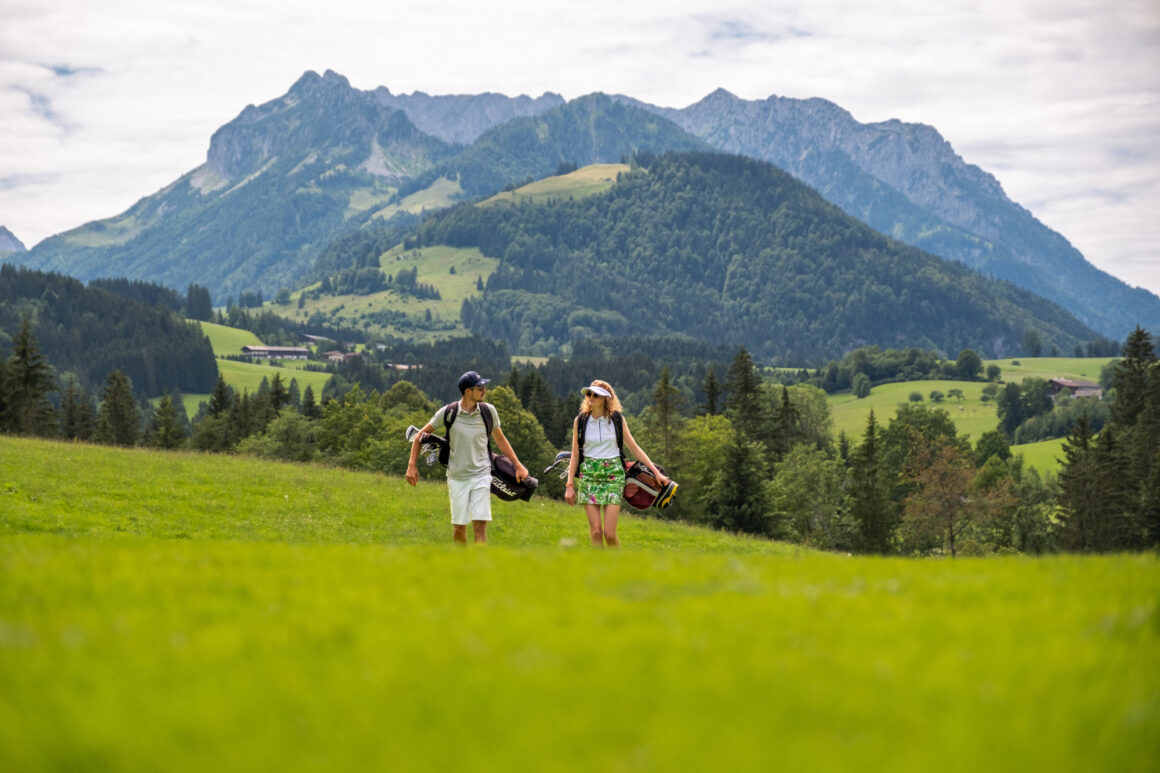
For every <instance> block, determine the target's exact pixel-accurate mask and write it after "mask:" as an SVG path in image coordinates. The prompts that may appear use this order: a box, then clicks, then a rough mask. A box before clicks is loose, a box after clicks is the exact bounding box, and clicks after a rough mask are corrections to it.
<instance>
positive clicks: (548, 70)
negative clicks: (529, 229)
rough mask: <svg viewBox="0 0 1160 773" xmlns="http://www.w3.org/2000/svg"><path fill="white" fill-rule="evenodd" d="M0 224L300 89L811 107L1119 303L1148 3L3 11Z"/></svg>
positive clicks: (1141, 226) (44, 209)
mask: <svg viewBox="0 0 1160 773" xmlns="http://www.w3.org/2000/svg"><path fill="white" fill-rule="evenodd" d="M0 52H2V53H0V224H3V225H7V226H8V227H9V228H10V229H11V230H12V231H13V232H14V233H16V235H17V236H19V237H20V238H21V239H22V240H24V241H25V243H27V244H30V245H31V244H32V243H34V242H36V241H38V240H40V239H41V238H44V237H46V236H48V235H51V234H52V233H56V232H59V231H62V230H66V229H68V228H71V227H74V226H76V225H79V224H80V223H82V222H85V221H87V220H92V219H96V218H101V217H108V216H110V215H113V214H116V213H118V212H120V211H122V210H124V209H126V208H127V207H128V206H130V205H131V204H132V203H133V202H134V201H136V199H138V198H140V197H141V196H143V195H147V194H149V193H152V192H153V191H155V190H158V189H159V188H161V187H163V186H165V185H166V184H168V183H169V182H172V181H173V180H174V179H176V178H177V177H178V176H180V175H181V174H183V173H185V172H187V171H189V170H191V169H192V168H194V167H195V166H197V165H198V164H200V163H202V161H203V160H204V158H205V151H206V149H207V147H208V144H209V138H210V135H211V134H212V133H213V131H214V130H215V129H217V128H218V127H219V126H221V125H222V124H224V123H226V122H228V121H229V120H231V119H232V118H233V117H235V116H236V115H237V114H238V113H239V112H240V111H241V109H242V108H243V107H245V105H246V104H249V103H261V102H265V101H267V100H269V99H273V98H275V97H277V96H279V95H281V94H283V93H284V92H285V91H286V89H287V88H288V87H289V86H290V84H292V83H293V82H294V81H295V80H297V78H298V77H299V76H300V75H301V74H302V72H303V71H305V70H307V69H314V70H317V71H319V72H322V71H323V70H326V69H332V70H335V71H336V72H339V73H342V74H343V75H345V76H347V77H348V78H349V79H350V81H351V83H352V85H354V86H356V87H357V88H362V89H373V88H375V87H377V86H380V85H384V86H387V87H388V88H390V89H391V90H392V91H393V92H396V93H405V92H410V91H414V90H422V91H426V92H427V93H431V94H445V93H478V92H482V91H498V92H502V93H506V94H510V95H516V94H520V93H527V94H531V95H539V94H540V93H542V92H544V91H555V92H558V93H561V94H563V95H564V96H565V97H568V98H572V97H576V96H580V95H582V94H587V93H590V92H593V91H605V92H610V93H623V94H629V95H631V96H634V97H637V98H639V99H643V100H645V101H648V102H653V103H655V104H660V105H668V106H674V107H684V106H686V105H688V104H690V103H692V102H695V101H696V100H698V99H700V98H701V97H703V96H704V95H706V94H708V93H709V92H711V91H712V90H714V89H715V88H718V87H724V88H726V89H728V90H729V91H731V92H733V93H734V94H737V95H738V96H741V97H744V98H748V99H763V98H765V97H767V96H770V95H779V96H789V97H797V98H808V97H815V96H816V97H823V98H826V99H828V100H830V101H832V102H835V103H837V104H839V105H841V106H842V107H844V108H846V109H848V110H849V111H850V112H851V113H852V114H853V115H854V116H855V118H857V119H858V120H860V121H867V122H869V121H881V120H886V119H890V118H899V119H901V120H905V121H913V122H921V123H925V124H930V125H932V126H934V127H936V128H937V129H938V130H939V131H940V132H941V133H942V134H943V136H945V137H946V138H947V139H948V140H949V141H950V142H951V143H952V144H953V145H954V147H955V149H956V150H957V151H958V152H959V153H960V154H961V155H962V156H963V157H964V158H965V159H966V160H967V161H968V162H970V163H974V164H977V165H979V166H981V167H982V168H984V169H986V170H987V171H989V172H991V173H992V174H995V175H996V177H998V178H999V180H1000V182H1001V183H1002V184H1003V186H1004V189H1005V190H1006V191H1007V193H1008V194H1009V195H1010V196H1011V197H1012V198H1013V199H1015V200H1016V201H1018V202H1019V203H1021V204H1023V205H1024V206H1026V207H1028V208H1029V209H1031V211H1032V212H1033V213H1034V214H1036V215H1037V216H1038V217H1040V219H1041V220H1043V221H1044V222H1045V223H1046V224H1048V225H1049V226H1051V227H1052V228H1055V229H1056V230H1058V231H1060V232H1061V233H1062V234H1063V235H1064V236H1066V237H1067V238H1068V239H1069V240H1071V241H1072V242H1073V243H1074V244H1075V245H1076V246H1077V247H1078V248H1079V249H1080V250H1081V251H1083V252H1084V254H1085V256H1086V257H1087V258H1088V259H1089V260H1091V261H1092V262H1093V263H1095V264H1096V265H1099V266H1101V267H1102V268H1105V269H1106V270H1108V271H1110V272H1111V273H1113V274H1115V275H1117V276H1119V277H1121V278H1122V279H1124V280H1125V281H1128V282H1129V283H1131V284H1137V285H1144V286H1147V287H1148V288H1149V289H1151V290H1152V291H1153V292H1160V261H1158V260H1154V259H1152V257H1151V255H1152V254H1153V251H1154V249H1155V247H1156V245H1157V243H1158V238H1157V237H1158V236H1160V233H1158V227H1157V226H1156V225H1154V224H1153V222H1152V221H1153V220H1154V219H1155V218H1154V217H1153V215H1152V213H1154V212H1156V211H1158V210H1160V191H1158V180H1160V155H1158V152H1157V150H1156V149H1157V148H1160V6H1158V5H1157V3H1156V2H1155V0H1110V1H1109V2H1099V1H1098V0H946V2H940V3H933V4H932V3H929V2H927V0H873V1H872V2H866V1H865V0H860V1H859V0H815V1H814V2H808V3H807V2H800V3H796V4H791V3H781V2H774V3H769V2H765V1H764V0H719V1H718V0H688V1H687V2H683V3H680V4H673V3H671V2H660V1H659V0H644V1H643V2H631V3H625V2H611V1H610V0H593V1H592V2H588V3H574V2H567V3H565V2H547V1H544V2H539V3H527V2H520V1H518V0H494V1H493V2H490V3H471V2H463V1H461V0H436V1H435V2H428V3H410V2H408V3H402V2H382V1H381V0H378V1H376V2H369V1H367V0H359V1H356V2H345V3H334V4H330V5H327V6H319V5H318V4H317V3H314V2H307V1H306V0H283V1H282V2H277V3H274V2H271V1H270V0H208V2H197V3H189V2H184V0H182V1H180V2H179V1H178V0H103V2H101V3H92V2H89V0H7V1H6V2H5V3H4V4H3V6H2V7H0Z"/></svg>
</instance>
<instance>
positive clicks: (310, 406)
mask: <svg viewBox="0 0 1160 773" xmlns="http://www.w3.org/2000/svg"><path fill="white" fill-rule="evenodd" d="M302 415H303V416H305V417H306V418H308V419H321V418H322V408H321V407H319V405H318V403H317V402H315V400H314V388H313V387H312V386H310V385H309V384H307V385H306V391H305V392H303V393H302Z"/></svg>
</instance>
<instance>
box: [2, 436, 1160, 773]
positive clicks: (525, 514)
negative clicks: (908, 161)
mask: <svg viewBox="0 0 1160 773" xmlns="http://www.w3.org/2000/svg"><path fill="white" fill-rule="evenodd" d="M494 514H495V520H494V521H493V523H492V525H491V528H490V530H489V536H490V538H491V541H490V544H489V545H487V546H486V547H479V546H474V545H472V546H469V547H467V548H466V549H464V548H456V547H453V546H452V545H450V544H449V543H450V526H449V524H448V516H447V504H446V490H445V487H444V486H442V485H440V484H437V483H429V482H420V484H419V486H417V487H415V488H411V487H409V486H407V485H406V484H405V482H404V481H402V480H401V479H397V478H390V477H383V476H379V475H370V474H364V473H354V472H349V471H343V470H336V469H331V468H326V467H318V466H304V465H290V464H274V463H268V462H261V461H258V460H254V459H249V458H244V457H230V456H208V455H205V456H203V455H198V454H192V453H160V452H151V451H144V450H119V449H112V448H102V447H95V446H86V445H79V444H64V443H56V442H47V441H36V440H24V439H14V438H10V437H0V770H13V771H28V770H65V769H81V770H166V771H168V770H182V771H184V770H191V771H192V770H206V769H214V770H254V769H264V770H270V769H287V768H293V769H307V770H342V769H360V770H361V769H391V770H439V771H445V770H469V771H477V770H478V771H484V770H487V771H495V770H549V771H555V770H559V771H571V770H582V771H593V770H602V771H603V770H622V771H633V770H649V771H654V770H655V771H667V770H754V771H756V770H762V771H765V770H779V769H780V770H810V771H815V770H821V771H827V770H870V771H876V770H883V771H899V770H901V771H920V770H921V771H927V770H931V769H937V770H951V771H977V770H981V769H986V770H1011V771H1016V770H1063V771H1091V770H1117V771H1150V770H1155V761H1156V759H1157V756H1156V755H1157V752H1158V751H1160V742H1158V741H1157V738H1160V610H1158V609H1157V605H1158V601H1160V572H1158V571H1157V569H1158V566H1157V558H1156V557H1155V556H1154V555H1135V556H1128V555H1124V556H1053V557H1045V558H1038V559H1034V558H1021V557H1003V558H990V559H966V560H963V559H960V560H954V561H952V560H907V559H900V558H891V559H884V558H870V557H851V556H843V555H832V554H825V553H816V552H810V551H804V550H800V549H797V548H795V547H793V546H788V545H783V544H779V543H774V542H768V541H762V540H756V539H744V538H739V537H735V536H731V535H727V534H722V533H719V532H713V531H708V530H705V529H700V528H693V527H689V526H682V525H677V524H672V523H667V522H663V521H659V520H655V519H648V518H641V517H637V516H632V515H626V516H624V517H623V518H622V526H621V537H622V540H623V542H624V548H622V549H621V550H620V551H593V550H590V549H588V548H587V547H585V546H584V545H585V542H586V536H587V535H586V526H585V521H584V517H583V515H582V514H581V513H580V511H578V510H577V509H575V508H569V507H567V506H565V505H562V504H560V503H556V502H549V501H544V500H539V499H536V500H533V501H532V502H531V503H500V502H497V503H496V506H495V508H494Z"/></svg>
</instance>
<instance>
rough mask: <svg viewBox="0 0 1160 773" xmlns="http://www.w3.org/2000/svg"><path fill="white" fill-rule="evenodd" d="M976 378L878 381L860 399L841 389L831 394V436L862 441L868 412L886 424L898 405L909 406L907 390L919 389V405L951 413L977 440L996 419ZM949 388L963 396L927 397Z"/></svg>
mask: <svg viewBox="0 0 1160 773" xmlns="http://www.w3.org/2000/svg"><path fill="white" fill-rule="evenodd" d="M984 386H986V385H985V384H983V383H981V382H979V381H904V382H901V383H897V384H880V385H878V386H876V387H874V388H873V389H871V390H870V394H869V395H868V396H866V397H863V398H857V397H854V395H853V394H851V393H850V392H840V393H838V394H834V395H830V397H829V399H828V402H829V405H830V415H831V416H832V417H833V420H834V435H835V436H836V435H837V434H838V433H839V432H842V431H845V433H846V436H847V437H848V438H850V441H851V442H852V443H853V442H859V443H860V442H861V439H862V436H863V435H864V434H866V420H867V419H868V418H869V416H870V411H871V410H873V411H874V418H875V420H876V421H877V422H878V426H879V427H885V426H886V425H887V424H889V423H890V420H891V419H893V418H894V415H895V414H896V413H897V412H898V407H899V406H901V405H910V404H911V403H910V393H911V392H918V393H919V394H921V395H922V402H921V405H926V406H932V407H935V408H940V409H942V410H944V411H946V412H947V413H948V414H950V417H951V419H952V420H953V421H954V422H955V426H956V427H957V428H958V430H959V433H960V434H964V435H969V436H970V438H971V441H972V442H974V441H977V440H978V439H979V436H981V435H982V434H983V433H984V432H987V431H989V430H993V429H995V427H996V425H997V424H998V420H997V419H996V416H995V403H994V402H993V401H987V402H984V401H983V399H982V397H983V387H984ZM952 389H961V390H963V399H962V400H958V399H956V398H950V397H947V398H944V399H943V400H942V402H939V403H935V402H932V401H931V399H930V393H931V392H932V391H934V390H938V391H940V392H942V393H943V394H944V395H945V394H947V393H948V392H949V391H950V390H952Z"/></svg>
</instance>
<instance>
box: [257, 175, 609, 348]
mask: <svg viewBox="0 0 1160 773" xmlns="http://www.w3.org/2000/svg"><path fill="white" fill-rule="evenodd" d="M628 170H629V166H628V165H627V164H591V165H588V166H585V167H582V168H580V169H577V170H576V171H574V172H570V173H568V174H564V175H553V176H550V177H546V178H544V179H541V180H537V181H535V182H532V183H529V184H528V185H524V186H521V187H519V188H515V189H514V190H510V191H504V192H502V193H498V194H496V195H494V196H492V197H490V198H488V199H485V200H484V201H481V202H479V204H478V206H480V207H489V206H495V205H497V204H500V203H505V202H506V203H509V204H511V203H544V202H547V201H550V200H563V199H569V200H575V199H580V198H584V197H585V196H591V195H594V194H597V193H602V192H604V191H606V190H608V189H609V188H611V187H612V185H613V184H614V183H615V182H616V176H617V175H618V174H619V173H621V172H627V171H628ZM461 194H462V189H461V188H459V186H458V184H457V183H452V182H450V181H448V180H447V179H446V178H442V177H441V178H439V179H438V180H436V182H435V183H434V184H432V185H431V186H430V187H429V188H425V189H423V190H422V191H419V192H417V193H414V194H411V195H410V196H408V197H406V198H405V199H403V200H402V201H401V202H399V203H398V204H392V205H391V206H390V207H387V208H385V209H383V210H381V211H380V212H378V213H377V214H376V217H387V218H389V217H391V216H392V215H394V214H397V213H398V212H400V211H406V212H410V213H412V214H421V213H422V212H423V211H424V210H425V209H440V208H443V207H447V206H450V205H451V203H452V202H453V200H454V198H455V197H456V196H459V195H461ZM498 265H499V261H498V260H496V259H494V258H487V257H484V255H483V254H482V253H481V252H480V251H479V250H478V249H476V248H470V249H462V248H457V247H449V246H445V245H434V246H425V247H422V248H420V249H414V250H406V249H404V248H403V246H402V245H399V246H397V247H395V248H393V249H391V250H388V251H386V252H384V253H383V255H382V256H381V258H380V266H381V268H382V270H383V272H384V273H386V274H397V273H398V272H399V271H400V270H404V269H407V270H409V269H411V268H416V269H418V275H417V277H416V279H417V281H418V282H420V283H421V284H427V285H431V286H432V287H435V288H436V289H437V290H439V294H440V295H441V296H442V297H441V299H440V300H428V299H421V298H414V297H411V296H407V295H402V294H400V293H398V292H394V291H385V292H378V293H371V294H369V295H324V296H322V297H320V298H311V297H309V295H308V296H307V298H306V300H304V301H303V302H302V306H301V307H298V306H297V305H296V303H297V301H298V299H299V297H300V296H301V295H302V294H303V293H302V292H301V291H299V292H297V293H294V294H293V296H292V298H293V300H294V301H295V305H294V306H293V307H292V310H285V309H282V308H279V307H276V306H272V308H273V310H274V311H275V312H277V313H279V314H283V315H284V316H291V317H293V318H294V319H299V320H305V319H308V318H310V316H311V315H313V314H315V313H322V314H324V315H326V316H327V318H328V319H329V320H330V321H331V323H332V324H334V325H345V326H352V327H359V328H362V329H364V330H367V331H371V332H376V333H383V334H387V335H401V336H404V337H407V338H411V339H414V340H417V341H424V342H425V341H430V340H432V339H438V338H446V337H448V336H456V335H464V334H465V333H466V330H465V329H464V328H463V327H462V325H460V322H459V310H460V307H461V306H462V305H463V300H464V299H465V298H476V297H479V296H480V295H481V294H482V293H480V292H479V290H478V289H477V282H478V281H483V282H487V280H488V277H490V276H491V274H492V272H494V271H495V269H496V267H497V266H498ZM453 268H454V271H455V272H454V273H452V269H453ZM316 286H317V285H312V286H310V287H307V288H305V289H306V290H307V291H309V290H312V289H314V288H315V287H316ZM428 311H429V312H430V313H431V318H430V319H428V318H427V312H428ZM384 312H386V313H387V314H395V313H401V314H405V315H406V316H407V325H406V327H400V325H399V324H398V322H397V321H396V320H394V319H392V318H391V317H389V316H387V315H384Z"/></svg>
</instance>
